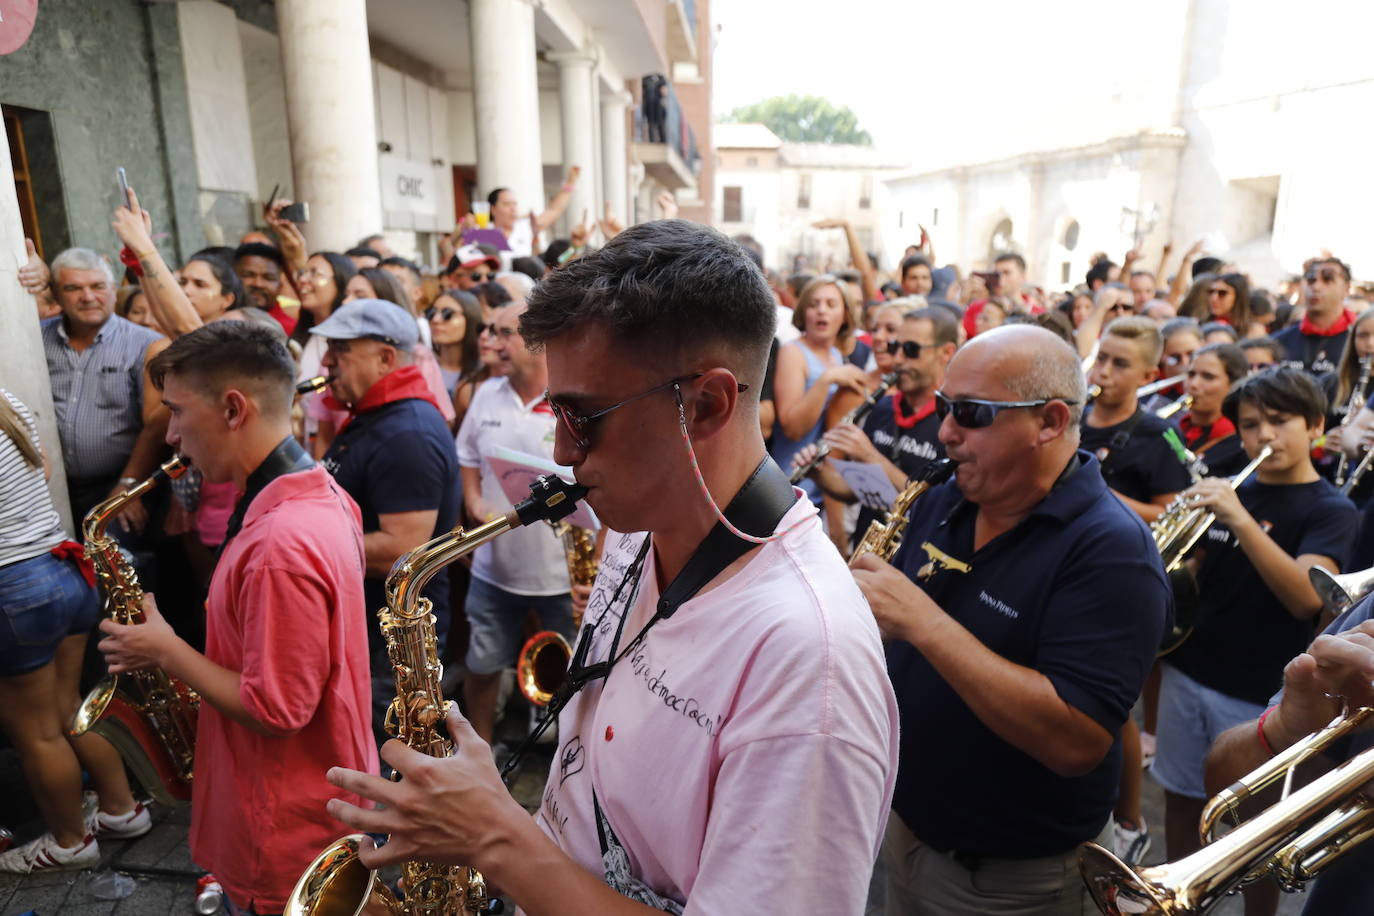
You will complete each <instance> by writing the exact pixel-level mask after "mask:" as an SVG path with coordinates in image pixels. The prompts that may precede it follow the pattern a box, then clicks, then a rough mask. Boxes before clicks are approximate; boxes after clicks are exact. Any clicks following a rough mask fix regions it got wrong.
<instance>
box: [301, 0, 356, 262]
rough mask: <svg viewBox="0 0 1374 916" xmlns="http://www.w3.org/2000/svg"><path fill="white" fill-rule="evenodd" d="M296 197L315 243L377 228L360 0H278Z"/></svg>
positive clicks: (342, 246)
mask: <svg viewBox="0 0 1374 916" xmlns="http://www.w3.org/2000/svg"><path fill="white" fill-rule="evenodd" d="M277 33H278V36H279V37H280V39H281V59H282V76H283V79H284V81H285V83H286V115H287V121H288V124H289V127H290V135H291V172H292V176H293V179H294V181H295V199H296V200H302V201H305V202H307V203H309V204H310V222H309V223H308V224H306V225H305V226H304V227H303V228H304V231H305V234H306V237H307V238H309V240H310V245H311V247H312V248H314V249H330V250H333V251H345V250H347V249H349V248H351V247H353V245H354V244H355V243H356V242H357V241H358V239H360V238H362V237H363V236H365V235H369V234H371V233H373V232H378V231H380V230H381V229H382V197H381V188H380V186H379V184H378V182H379V178H378V173H377V125H376V123H375V122H374V120H373V119H374V114H373V112H374V111H375V107H374V102H373V93H372V57H371V53H370V52H369V49H368V42H367V5H366V2H365V0H278V2H277Z"/></svg>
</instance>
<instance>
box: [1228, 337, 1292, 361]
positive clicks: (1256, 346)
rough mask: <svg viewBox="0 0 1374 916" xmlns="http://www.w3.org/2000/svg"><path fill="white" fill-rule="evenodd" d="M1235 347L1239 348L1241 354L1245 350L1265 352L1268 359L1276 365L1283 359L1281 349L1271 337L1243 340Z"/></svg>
mask: <svg viewBox="0 0 1374 916" xmlns="http://www.w3.org/2000/svg"><path fill="white" fill-rule="evenodd" d="M1236 346H1238V347H1240V349H1241V351H1242V352H1244V351H1246V350H1267V351H1268V352H1269V356H1270V358H1272V359H1273V360H1274V362H1276V363H1277V362H1279V361H1280V360H1282V359H1283V347H1281V346H1279V342H1278V341H1277V340H1275V339H1274V338H1272V337H1247V338H1246V339H1245V340H1242V341H1241V342H1240V343H1238V344H1236Z"/></svg>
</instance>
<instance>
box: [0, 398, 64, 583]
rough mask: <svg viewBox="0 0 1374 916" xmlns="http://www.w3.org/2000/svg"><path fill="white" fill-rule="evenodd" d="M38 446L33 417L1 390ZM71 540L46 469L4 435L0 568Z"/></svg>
mask: <svg viewBox="0 0 1374 916" xmlns="http://www.w3.org/2000/svg"><path fill="white" fill-rule="evenodd" d="M0 396H3V397H4V398H5V400H7V401H9V403H10V406H11V407H13V408H14V409H15V411H16V412H17V413H18V414H19V417H20V419H21V420H23V421H24V426H25V428H26V429H28V432H29V438H30V439H32V440H33V443H34V445H37V444H38V426H37V424H35V423H34V422H33V414H31V413H29V409H28V408H27V407H25V406H24V405H23V404H22V403H20V401H19V399H18V398H16V397H15V396H14V395H12V394H10V393H9V392H8V391H6V390H5V389H3V388H0ZM66 539H67V536H66V534H64V533H63V531H62V520H61V518H59V517H58V515H57V510H56V509H54V508H53V505H52V496H51V495H50V494H49V493H48V481H47V480H46V479H44V477H43V466H42V465H41V464H40V465H39V466H38V467H33V466H31V465H30V464H29V463H28V462H27V461H25V460H24V454H23V452H21V451H19V447H18V446H17V445H15V444H14V441H13V440H12V439H10V437H9V436H6V435H5V434H4V433H0V566H8V565H9V564H11V563H18V562H19V561H20V560H29V559H32V558H33V557H37V556H41V555H43V554H45V553H47V552H48V551H49V550H52V549H53V548H54V547H56V546H57V545H58V544H60V543H62V542H63V541H65V540H66Z"/></svg>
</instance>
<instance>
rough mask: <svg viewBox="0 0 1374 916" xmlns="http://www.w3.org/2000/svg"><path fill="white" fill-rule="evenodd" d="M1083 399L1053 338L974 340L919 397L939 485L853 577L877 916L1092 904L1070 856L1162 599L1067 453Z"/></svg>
mask: <svg viewBox="0 0 1374 916" xmlns="http://www.w3.org/2000/svg"><path fill="white" fill-rule="evenodd" d="M1084 386H1085V382H1084V379H1083V373H1082V369H1081V366H1080V363H1079V359H1078V356H1077V354H1075V353H1074V351H1073V349H1072V348H1070V347H1069V346H1068V345H1067V344H1065V343H1064V342H1063V341H1061V340H1060V339H1059V338H1057V337H1055V335H1054V334H1052V333H1050V332H1049V331H1046V330H1043V329H1041V328H1035V327H1029V326H1026V325H1015V326H1010V327H1006V328H998V329H996V330H994V331H991V332H989V333H987V334H984V335H980V336H979V337H977V338H976V339H974V340H972V341H970V342H969V343H968V344H967V345H966V346H965V347H964V348H963V349H962V350H960V351H959V352H958V353H956V354H955V355H954V358H953V360H951V361H950V364H949V369H948V371H947V373H946V375H945V381H944V385H943V387H942V390H941V391H939V392H937V393H936V395H935V402H936V412H937V414H938V415H939V416H941V417H942V418H943V425H942V426H941V428H940V441H941V442H943V443H944V446H945V451H946V453H947V454H948V455H949V457H950V458H951V459H952V460H953V461H955V462H957V464H958V470H957V472H956V476H955V478H954V480H952V481H950V482H948V483H946V484H943V485H941V486H939V487H937V488H935V489H933V490H931V491H930V492H929V493H927V494H926V495H925V496H923V497H922V498H920V499H919V500H918V501H917V502H916V505H915V507H914V508H913V510H912V513H911V515H910V517H909V519H908V524H907V529H906V533H905V536H904V538H903V541H902V547H901V549H900V550H899V551H898V553H897V555H896V556H895V557H894V558H893V565H888V564H887V563H884V562H883V561H882V560H880V559H878V558H876V557H874V556H873V555H871V554H870V555H866V556H864V557H861V558H860V559H859V560H857V561H856V563H855V570H854V577H855V578H856V579H857V580H858V582H859V586H860V588H862V589H863V592H864V594H865V595H866V596H867V598H868V601H869V604H870V605H871V606H872V608H873V613H874V614H875V615H876V616H877V618H878V626H879V628H880V629H882V631H883V633H884V634H885V635H886V636H887V637H888V638H889V639H890V643H889V646H888V673H889V674H890V676H891V678H892V683H893V687H894V688H895V690H896V692H897V702H898V707H899V709H900V710H901V725H902V728H901V735H902V747H901V757H900V760H901V768H900V770H899V771H898V779H897V790H896V794H895V796H894V799H893V817H891V818H890V819H889V821H888V827H887V837H886V840H885V844H884V849H883V865H884V867H885V870H886V874H887V901H886V906H887V910H886V912H888V913H890V914H898V913H900V914H904V916H905V914H913V913H914V914H951V913H968V914H985V913H1016V914H1031V913H1034V914H1069V913H1073V914H1080V913H1083V912H1088V911H1089V910H1090V908H1091V904H1090V903H1089V902H1088V900H1087V897H1086V894H1085V892H1084V889H1083V885H1082V881H1081V879H1080V878H1079V877H1078V869H1077V865H1076V854H1077V848H1078V845H1079V844H1080V843H1082V842H1084V841H1086V840H1092V839H1094V838H1099V841H1102V840H1105V839H1106V837H1107V836H1108V835H1109V834H1110V830H1111V813H1112V807H1113V803H1114V801H1115V798H1116V792H1117V783H1118V777H1119V775H1120V770H1121V740H1120V731H1121V727H1122V723H1123V722H1125V720H1126V717H1127V716H1128V715H1130V710H1131V706H1132V704H1134V703H1135V700H1136V698H1137V697H1138V696H1139V694H1140V690H1141V687H1142V685H1143V684H1144V682H1145V675H1146V674H1147V672H1148V671H1149V669H1150V665H1151V663H1152V662H1153V660H1154V655H1155V649H1156V647H1157V646H1158V645H1159V640H1160V638H1161V636H1162V635H1163V633H1164V626H1165V622H1166V619H1167V618H1168V617H1169V616H1170V600H1171V599H1170V595H1169V587H1168V583H1167V581H1166V580H1165V577H1164V571H1163V568H1162V567H1161V564H1160V560H1159V554H1158V551H1157V550H1156V549H1155V547H1154V544H1153V542H1152V541H1151V539H1150V533H1149V529H1147V528H1146V527H1145V524H1144V522H1142V521H1141V520H1140V519H1139V518H1138V517H1136V516H1135V515H1134V514H1133V513H1132V512H1131V511H1130V510H1129V509H1127V508H1126V507H1125V506H1124V505H1123V504H1122V503H1121V502H1120V500H1118V499H1116V498H1115V497H1114V496H1113V495H1112V494H1111V492H1110V491H1109V490H1108V489H1107V486H1106V484H1105V483H1104V482H1103V480H1102V473H1101V470H1100V467H1099V465H1098V461H1097V459H1096V458H1095V457H1094V456H1092V455H1090V454H1089V453H1087V452H1084V451H1080V450H1079V448H1078V442H1079V416H1080V414H1081V412H1082V409H1083V401H1084V399H1085V397H1086V392H1085V390H1084ZM933 740H934V741H938V750H933V749H932V744H931V742H932V741H933Z"/></svg>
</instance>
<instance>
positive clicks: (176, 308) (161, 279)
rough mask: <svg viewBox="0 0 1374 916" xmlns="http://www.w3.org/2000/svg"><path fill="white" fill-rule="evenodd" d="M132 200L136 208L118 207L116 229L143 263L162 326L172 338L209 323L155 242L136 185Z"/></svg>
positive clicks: (155, 313) (145, 286) (150, 299)
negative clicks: (183, 288)
mask: <svg viewBox="0 0 1374 916" xmlns="http://www.w3.org/2000/svg"><path fill="white" fill-rule="evenodd" d="M129 199H130V201H131V202H132V204H133V206H132V209H131V208H129V207H116V208H115V213H114V230H115V232H116V233H118V235H119V240H120V241H121V242H123V243H124V245H125V247H127V248H128V249H129V250H130V251H132V252H133V253H134V257H136V258H138V263H139V266H140V267H142V268H143V283H142V284H141V286H142V288H143V292H144V294H145V295H146V296H147V298H148V308H149V310H151V311H152V313H153V316H154V317H155V318H157V323H158V327H160V328H162V330H163V331H164V332H165V333H166V334H167V336H168V337H169V338H170V339H172V340H176V339H177V338H178V337H180V336H181V335H183V334H189V333H191V332H192V331H194V330H195V329H196V328H198V327H200V326H202V325H203V324H205V322H204V321H203V320H201V317H200V314H199V313H198V312H197V311H196V310H195V307H194V306H193V305H191V300H190V299H187V298H186V293H184V292H182V289H181V286H180V285H179V284H178V283H177V280H176V276H175V275H174V274H173V273H172V269H171V268H170V267H168V266H167V262H166V261H164V260H163V259H162V255H161V253H159V252H158V250H157V246H156V245H154V244H153V235H152V232H153V220H152V217H151V216H149V215H148V211H146V210H144V209H143V208H142V207H140V206H139V205H138V195H137V194H135V193H134V190H133V188H130V189H129Z"/></svg>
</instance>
